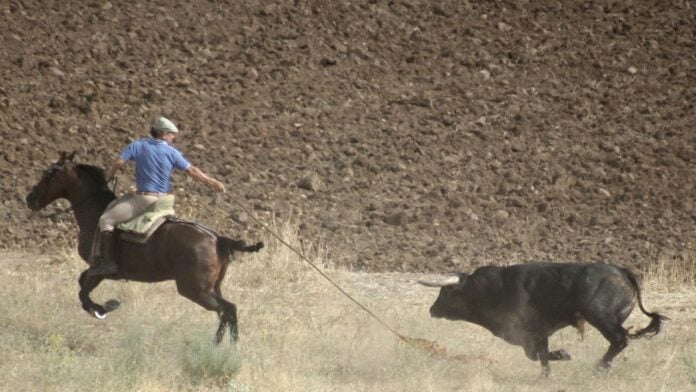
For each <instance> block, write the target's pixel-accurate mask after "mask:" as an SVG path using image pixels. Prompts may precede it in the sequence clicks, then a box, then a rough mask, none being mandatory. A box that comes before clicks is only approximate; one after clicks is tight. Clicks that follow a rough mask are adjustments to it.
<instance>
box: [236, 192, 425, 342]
mask: <svg viewBox="0 0 696 392" xmlns="http://www.w3.org/2000/svg"><path fill="white" fill-rule="evenodd" d="M231 199H232V200H233V201H234V202H235V203H237V204H238V205H239V206H240V207H241V208H242V210H244V212H246V213H247V215H248V216H250V217H251V219H253V220H254V221H255V222H256V223H258V224H259V225H260V226H261V227H263V228H264V230H266V231H267V232H269V233H271V235H272V236H273V237H275V238H276V239H277V240H278V241H280V242H281V243H283V245H285V246H287V247H288V248H289V249H290V250H291V251H293V252H294V253H295V254H296V255H297V256H299V257H300V259H302V260H303V261H304V262H306V263H307V264H309V265H310V266H311V267H312V268H314V270H315V271H317V272H318V273H319V275H321V276H322V277H323V278H324V279H326V280H327V281H328V282H329V283H331V284H332V285H333V286H334V287H335V288H336V289H337V290H338V291H340V292H341V294H343V295H345V296H346V297H347V298H348V299H349V300H351V301H352V302H353V303H354V304H356V305H357V306H358V307H359V308H360V309H362V310H364V311H365V312H366V313H367V314H369V315H370V316H372V318H374V319H375V320H377V322H378V323H379V324H380V325H382V326H383V327H384V328H386V329H387V330H388V331H390V332H391V333H393V334H394V335H396V336H397V337H398V338H399V339H400V340H402V341H404V342H410V339H413V338H408V337H406V336H403V335H401V334H400V333H398V332H396V330H395V329H394V328H392V327H391V326H389V324H387V323H386V322H384V321H383V320H382V319H381V318H379V317H377V315H376V314H374V313H373V312H372V311H371V310H370V309H368V308H367V307H366V306H365V305H363V304H361V303H360V302H358V300H356V299H355V298H353V296H351V295H350V294H348V293H347V292H346V291H345V290H343V288H341V286H339V285H338V283H336V282H334V281H333V280H332V279H331V278H329V277H328V276H327V275H326V274H325V273H324V272H323V271H322V270H321V269H320V268H319V267H317V266H316V265H314V263H312V262H311V261H309V259H307V257H305V256H304V255H303V254H302V253H301V252H300V251H298V250H297V249H295V247H293V246H292V245H290V244H289V243H287V242H286V241H285V240H284V239H282V238H281V237H280V236H279V235H278V234H276V233H275V232H274V231H273V230H271V229H270V228H269V227H268V226H267V225H266V224H264V223H263V222H261V221H260V220H258V219H256V217H255V216H254V215H253V214H252V213H251V212H250V211H249V210H248V209H247V208H246V206H244V204H242V203H241V202H239V201H238V200H237V199H235V198H234V197H231Z"/></svg>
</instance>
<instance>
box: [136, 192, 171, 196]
mask: <svg viewBox="0 0 696 392" xmlns="http://www.w3.org/2000/svg"><path fill="white" fill-rule="evenodd" d="M135 194H136V195H145V196H164V195H166V194H167V193H165V192H161V193H160V192H141V191H137V192H135Z"/></svg>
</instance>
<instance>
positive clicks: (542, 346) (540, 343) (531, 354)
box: [522, 336, 551, 377]
mask: <svg viewBox="0 0 696 392" xmlns="http://www.w3.org/2000/svg"><path fill="white" fill-rule="evenodd" d="M523 341H524V343H523V345H522V347H523V348H524V353H525V354H526V355H527V358H529V359H531V360H532V361H536V360H539V362H540V363H541V375H542V376H543V377H548V376H549V374H550V373H551V367H550V366H549V360H550V359H551V358H550V357H551V355H550V353H549V338H548V337H547V336H527V337H524V338H523Z"/></svg>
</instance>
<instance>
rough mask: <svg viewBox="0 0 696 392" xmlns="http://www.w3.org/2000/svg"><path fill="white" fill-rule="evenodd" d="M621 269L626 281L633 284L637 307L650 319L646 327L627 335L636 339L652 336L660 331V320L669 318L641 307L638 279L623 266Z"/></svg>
mask: <svg viewBox="0 0 696 392" xmlns="http://www.w3.org/2000/svg"><path fill="white" fill-rule="evenodd" d="M622 270H623V273H624V275H625V276H626V278H628V281H629V282H631V285H633V288H634V289H635V290H636V297H638V307H639V308H640V310H641V311H642V312H643V313H644V314H645V315H646V316H648V317H650V318H651V319H652V320H651V321H650V324H648V326H647V327H645V328H643V329H641V330H639V331H637V332H636V333H632V334H629V335H628V337H629V338H630V339H638V338H642V337H644V336H647V337H649V338H650V337H653V336H655V335H657V334H658V333H660V329H661V328H662V322H663V321H666V320H669V318H668V317H665V316H662V315H660V314H658V313H655V312H648V311H647V310H645V307H643V300H642V298H641V295H640V285H639V284H638V279H637V278H636V275H635V274H634V273H633V272H631V271H629V270H627V269H625V268H622Z"/></svg>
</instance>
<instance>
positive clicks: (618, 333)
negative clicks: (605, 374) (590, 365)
mask: <svg viewBox="0 0 696 392" xmlns="http://www.w3.org/2000/svg"><path fill="white" fill-rule="evenodd" d="M588 322H589V323H590V324H592V325H593V326H594V327H595V328H597V330H598V331H599V332H600V333H601V334H602V336H604V338H605V339H607V340H608V341H609V349H608V350H607V352H606V354H604V356H603V357H602V359H601V360H600V361H599V364H598V366H599V367H600V368H601V369H608V368H609V367H611V362H612V361H613V360H614V357H616V356H617V355H618V354H619V353H620V352H621V351H622V350H623V349H624V348H626V346H628V331H626V329H625V328H624V327H622V326H621V323H620V322H616V321H615V320H613V317H606V318H604V319H601V318H598V319H595V320H588Z"/></svg>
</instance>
